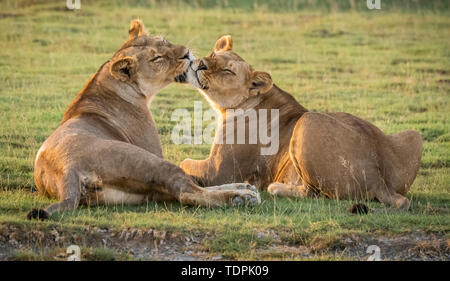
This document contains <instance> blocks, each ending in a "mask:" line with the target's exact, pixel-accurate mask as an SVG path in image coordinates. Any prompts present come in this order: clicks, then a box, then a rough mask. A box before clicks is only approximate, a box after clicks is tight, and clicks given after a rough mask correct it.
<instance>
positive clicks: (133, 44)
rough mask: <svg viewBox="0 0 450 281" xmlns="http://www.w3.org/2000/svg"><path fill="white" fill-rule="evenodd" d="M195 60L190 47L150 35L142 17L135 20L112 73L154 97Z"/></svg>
mask: <svg viewBox="0 0 450 281" xmlns="http://www.w3.org/2000/svg"><path fill="white" fill-rule="evenodd" d="M193 59H194V57H193V56H192V54H191V52H190V51H189V49H188V48H186V47H184V46H179V45H174V44H171V43H170V42H169V41H167V40H166V39H164V38H163V37H161V36H149V35H148V33H147V31H146V30H145V28H144V24H143V23H142V22H141V21H140V20H132V21H131V27H130V30H129V38H128V41H127V42H125V43H124V44H123V45H122V46H121V47H120V49H119V50H118V51H117V52H116V53H115V54H114V56H113V58H112V59H111V62H110V68H109V72H110V74H111V76H112V77H114V78H115V79H116V80H118V81H120V82H123V83H126V84H128V85H130V86H132V87H133V88H135V89H136V91H138V92H139V93H140V94H143V95H145V96H151V95H152V94H154V93H156V92H158V91H159V90H161V89H162V88H164V87H165V86H167V85H168V84H170V83H171V82H173V81H175V80H177V77H179V76H180V75H183V73H185V71H186V70H187V67H188V66H189V64H190V62H191V61H192V60H193Z"/></svg>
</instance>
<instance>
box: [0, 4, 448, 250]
mask: <svg viewBox="0 0 450 281" xmlns="http://www.w3.org/2000/svg"><path fill="white" fill-rule="evenodd" d="M228 2H229V3H228V5H225V4H218V1H206V0H204V1H194V4H191V5H188V4H186V2H185V1H172V2H171V3H170V4H164V3H159V1H131V2H130V3H128V4H126V5H125V4H123V3H122V2H121V1H89V2H87V1H82V3H81V4H82V8H81V10H78V11H67V10H65V8H64V3H65V1H32V2H31V4H30V3H29V2H26V1H9V0H5V1H1V2H0V8H1V9H0V10H1V11H2V12H1V13H0V28H1V30H2V32H1V33H0V48H1V50H2V52H1V53H0V85H1V87H0V124H1V125H0V155H1V156H0V190H1V191H0V224H5V225H6V224H18V225H23V226H25V227H29V228H34V227H38V226H39V227H42V228H44V229H45V228H48V229H50V228H53V227H58V228H60V229H69V230H73V231H83V229H84V228H87V227H90V226H98V227H108V228H114V229H122V228H128V227H136V228H154V229H163V230H167V231H172V232H177V233H181V234H186V235H188V234H192V233H212V234H214V236H213V238H211V239H208V240H207V241H206V242H204V245H203V247H204V250H205V251H206V252H208V253H209V254H210V255H216V254H221V255H223V256H224V257H227V258H232V259H261V258H263V259H278V258H293V259H297V258H299V257H297V256H295V255H294V256H292V255H291V254H290V253H286V254H279V253H278V254H276V253H273V254H271V253H270V252H268V253H265V254H264V255H261V254H260V252H259V250H260V249H266V248H268V247H270V246H271V245H275V244H283V245H293V246H299V245H306V246H308V247H312V248H317V249H319V250H320V249H327V248H333V247H336V243H338V241H339V239H341V238H342V237H345V236H346V235H351V234H355V235H361V236H364V235H366V236H367V235H381V234H383V235H403V234H406V233H410V232H413V231H417V230H421V231H424V232H427V233H439V234H444V235H447V236H446V237H447V238H448V237H449V236H448V233H449V231H450V212H449V205H450V126H449V124H450V120H449V112H450V103H449V102H450V41H449V40H448V39H446V38H450V19H449V16H448V15H449V10H448V3H447V2H446V1H427V2H426V3H425V4H423V2H422V1H417V2H420V3H421V4H417V3H416V2H411V1H404V2H405V3H409V4H405V5H403V6H402V5H400V4H398V2H396V3H397V4H395V5H394V4H392V5H391V3H392V1H387V0H384V1H382V5H383V6H382V10H379V11H369V10H367V9H365V7H360V3H357V4H355V3H354V2H365V1H287V2H286V3H288V4H286V3H285V4H283V5H281V4H277V3H278V2H276V1H267V3H262V2H261V1H259V2H258V3H259V4H258V5H252V4H250V1H239V3H238V2H236V1H228ZM306 2H309V3H310V5H309V6H307V7H308V8H307V9H305V7H306V6H305V3H306ZM351 3H353V6H352V5H351ZM413 3H416V4H413ZM352 7H353V8H352ZM136 17H139V18H141V19H142V20H143V21H144V23H145V24H146V26H147V27H148V29H149V31H150V33H151V34H163V35H164V36H166V38H167V39H168V40H170V41H171V42H174V43H178V44H184V45H187V46H189V47H190V48H192V49H193V50H194V51H195V53H196V55H197V56H203V55H205V54H207V53H208V52H209V51H210V49H211V48H212V46H213V44H214V42H215V40H216V39H217V38H219V37H220V36H221V35H224V34H231V35H232V36H233V41H234V49H235V50H236V52H237V53H238V54H240V55H241V56H242V57H243V58H245V59H246V60H247V61H248V62H249V63H251V64H252V65H253V66H254V68H255V69H259V70H265V71H268V72H270V73H271V75H272V78H273V80H274V81H275V83H276V84H277V85H278V86H280V87H281V88H282V89H284V90H286V91H288V92H290V93H292V94H293V95H294V96H295V97H296V99H297V100H298V101H299V102H300V103H302V104H303V105H304V106H305V107H306V108H308V109H310V110H316V111H345V112H349V113H352V114H354V115H357V116H360V117H362V118H364V119H366V120H368V121H370V122H372V123H374V124H375V125H376V126H378V127H379V128H380V129H382V130H383V131H384V132H385V133H387V134H391V133H395V132H398V131H401V130H405V129H415V130H418V131H420V132H421V133H422V136H423V139H424V151H423V155H422V166H421V169H420V171H419V175H418V176H417V178H416V180H415V182H414V184H413V186H412V188H411V191H410V193H409V195H408V197H409V198H410V199H412V206H411V210H410V211H409V212H397V211H395V210H392V209H390V208H387V207H385V206H383V205H381V204H379V203H370V204H369V205H370V206H371V207H372V208H374V209H376V210H377V211H376V213H373V214H369V215H367V216H363V217H360V216H351V215H349V214H348V213H347V209H348V207H349V206H350V205H351V204H352V202H349V201H331V200H326V199H315V200H313V199H277V198H272V197H271V196H270V195H268V194H267V193H263V199H264V201H263V203H262V204H261V205H259V206H257V207H254V208H245V207H244V208H237V209H234V208H219V209H208V208H195V207H186V206H181V205H179V204H177V203H167V204H160V203H159V204H157V203H153V202H149V203H148V204H143V205H139V206H122V205H119V206H100V207H82V208H79V209H78V210H76V211H73V212H64V213H61V214H56V215H54V216H53V217H52V219H51V220H50V221H48V222H29V221H26V219H25V216H26V213H27V212H28V211H29V210H30V209H31V208H32V207H45V206H46V205H48V204H49V203H51V202H54V200H51V199H48V198H45V197H43V196H41V195H39V194H38V193H36V192H35V187H34V182H33V177H32V171H33V161H34V157H35V154H36V152H37V150H38V149H39V146H40V145H41V144H42V142H43V141H44V140H45V139H46V138H47V137H48V136H49V135H50V134H51V132H52V131H53V130H54V129H55V128H56V127H57V126H58V124H59V122H60V120H61V117H62V115H63V112H64V110H65V109H66V107H67V106H68V105H69V103H70V101H71V100H72V99H73V98H74V96H75V95H76V93H77V92H78V91H79V90H80V89H81V88H82V87H83V85H84V83H85V82H86V81H87V80H88V79H89V78H90V76H91V75H92V74H93V73H94V72H95V71H96V70H97V68H98V67H99V66H100V65H101V64H102V63H103V62H104V61H106V60H107V59H109V58H110V56H111V55H112V54H113V53H114V51H115V50H117V49H118V47H119V46H120V45H121V44H122V43H123V42H124V41H125V40H126V38H127V30H128V24H129V21H130V20H131V19H133V18H136ZM197 100H198V101H201V100H202V98H201V96H200V95H199V94H198V93H197V92H196V91H195V90H193V89H191V88H189V87H188V86H185V85H177V84H173V85H170V86H169V87H167V88H166V89H164V90H163V91H161V93H159V94H158V96H157V97H156V98H155V100H154V102H153V104H152V105H151V110H152V112H153V115H154V117H155V120H156V123H157V126H158V129H159V133H160V135H161V140H162V143H163V149H164V155H165V157H166V158H167V159H168V160H170V161H172V162H174V163H179V162H180V161H182V160H183V159H185V158H187V157H189V158H195V159H203V158H205V156H206V155H208V153H209V145H207V144H205V145H174V144H173V143H172V142H171V138H170V132H171V128H172V127H173V126H174V125H175V124H174V122H171V121H170V116H171V113H172V112H173V110H175V109H176V108H187V109H189V110H192V109H193V106H194V101H197ZM207 108H208V105H207V103H206V102H203V109H207ZM264 232H270V233H271V232H274V233H275V234H276V236H277V237H278V238H277V239H278V240H277V239H275V238H274V235H268V236H265V235H262V236H261V235H260V234H261V233H264ZM92 251H93V253H94V252H95V253H97V252H98V253H97V254H94V256H96V255H97V256H99V257H103V258H104V257H106V258H111V257H114V255H113V254H112V253H111V252H109V251H104V252H102V250H98V251H97V252H96V251H94V250H92ZM34 255H36V254H32V253H31V252H30V251H29V250H25V251H24V252H19V253H17V254H16V257H18V259H42V258H43V257H45V258H47V257H48V255H47V254H46V253H39V254H37V256H34ZM317 258H318V259H341V258H343V257H340V256H333V255H332V256H328V255H327V254H324V255H319V256H318V257H317ZM344 258H345V257H344ZM92 259H95V258H92Z"/></svg>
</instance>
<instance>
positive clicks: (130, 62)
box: [29, 20, 258, 218]
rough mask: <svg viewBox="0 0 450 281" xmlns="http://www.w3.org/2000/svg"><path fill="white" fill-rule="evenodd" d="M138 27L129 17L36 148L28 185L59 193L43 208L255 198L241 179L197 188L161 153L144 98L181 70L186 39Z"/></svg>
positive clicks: (187, 56) (187, 55)
mask: <svg viewBox="0 0 450 281" xmlns="http://www.w3.org/2000/svg"><path fill="white" fill-rule="evenodd" d="M144 30H145V28H144V27H143V25H142V22H140V21H136V20H135V21H132V22H131V28H130V32H129V40H128V41H127V42H125V43H124V44H123V45H122V47H121V48H120V49H119V51H117V52H116V53H115V54H114V56H113V57H112V59H111V60H110V61H108V62H106V63H105V64H104V65H103V66H102V67H100V69H99V70H98V71H97V73H95V74H94V75H93V77H92V78H91V79H90V80H89V81H88V83H87V84H86V86H85V87H84V88H83V90H82V91H81V92H80V93H79V94H78V95H77V97H76V98H75V99H74V100H73V102H72V103H71V104H70V105H69V107H68V108H67V110H66V112H65V114H64V116H63V118H62V122H61V124H60V125H59V127H58V128H57V129H56V130H55V131H54V132H53V133H52V134H51V135H50V137H49V138H48V139H47V140H46V141H45V142H44V143H43V144H42V147H41V148H40V149H39V151H38V154H37V156H36V161H35V166H34V179H35V183H36V187H37V189H38V190H39V192H41V193H42V194H46V195H48V196H50V197H55V198H58V199H59V200H60V202H58V203H55V204H52V205H50V206H49V207H47V208H46V209H45V211H44V214H46V216H49V215H51V214H52V213H53V212H54V211H58V210H66V209H73V208H76V207H77V206H78V204H79V203H80V202H81V203H86V204H99V203H100V204H108V203H139V202H142V201H144V200H148V199H150V200H178V201H180V202H181V203H184V204H197V205H202V206H221V205H224V204H228V203H236V204H241V203H245V202H250V203H252V202H253V203H255V202H256V201H258V200H257V198H258V194H257V192H255V191H256V190H252V188H251V186H249V185H247V184H234V185H233V188H234V189H232V190H226V191H222V190H214V189H211V190H208V189H204V188H201V187H199V186H198V185H196V184H195V183H194V182H193V181H192V179H191V178H190V177H189V176H188V175H186V174H185V173H184V172H183V171H182V170H181V169H180V168H179V167H178V166H176V165H174V164H172V163H169V162H168V161H165V160H164V159H163V157H162V156H163V155H162V148H161V143H160V140H159V137H158V132H157V129H156V126H155V123H154V121H153V117H152V115H151V113H150V111H149V110H148V104H149V102H150V101H151V99H152V97H153V96H154V95H155V94H156V93H157V92H158V91H159V90H161V89H162V88H164V87H165V86H167V85H168V84H170V83H171V82H173V81H174V80H175V77H178V76H179V75H182V74H183V73H184V72H185V71H186V69H187V67H188V65H189V64H190V62H191V60H192V59H193V57H192V55H190V53H189V50H188V49H187V48H186V47H183V46H177V45H173V44H171V43H170V42H167V41H166V40H164V39H163V38H161V37H150V36H148V35H146V34H145V32H144ZM37 213H38V212H30V216H29V217H30V218H36V214H37ZM40 214H42V211H40Z"/></svg>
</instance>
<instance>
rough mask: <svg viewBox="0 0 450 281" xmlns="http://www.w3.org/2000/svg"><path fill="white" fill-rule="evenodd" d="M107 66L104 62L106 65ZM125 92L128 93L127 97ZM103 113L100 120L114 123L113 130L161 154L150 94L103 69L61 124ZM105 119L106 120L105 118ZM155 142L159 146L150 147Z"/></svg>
mask: <svg viewBox="0 0 450 281" xmlns="http://www.w3.org/2000/svg"><path fill="white" fill-rule="evenodd" d="M103 68H104V66H103ZM125 96H128V97H129V98H128V100H127V98H125ZM92 115H95V116H99V117H101V118H99V119H97V120H103V121H104V122H105V123H108V124H113V126H109V127H111V128H113V130H117V131H118V132H120V134H119V135H125V136H126V138H124V139H123V141H127V142H131V143H133V144H135V145H137V146H140V147H143V148H145V149H148V150H151V151H152V152H153V153H157V154H161V155H162V151H161V149H160V145H158V144H159V143H160V142H159V137H158V132H157V129H156V125H155V123H154V120H153V117H152V115H151V113H150V111H149V109H148V107H147V99H146V97H143V96H139V95H138V94H137V93H136V92H133V89H132V88H127V87H123V86H121V85H119V83H118V82H117V81H116V80H115V79H113V78H112V77H108V76H107V75H105V72H104V71H102V69H100V70H99V71H98V72H97V73H96V74H94V75H93V77H92V78H91V79H90V80H89V82H88V83H87V84H86V85H85V87H84V88H83V90H81V92H80V93H79V94H78V95H77V96H76V98H75V99H74V100H73V101H72V103H71V104H70V105H69V107H68V108H67V110H66V112H65V114H64V116H63V119H62V122H61V125H62V124H63V123H65V122H66V121H67V120H69V119H72V118H75V117H82V116H92ZM103 121H102V122H103ZM152 143H154V144H156V145H155V147H151V148H149V147H148V146H149V145H151V144H152Z"/></svg>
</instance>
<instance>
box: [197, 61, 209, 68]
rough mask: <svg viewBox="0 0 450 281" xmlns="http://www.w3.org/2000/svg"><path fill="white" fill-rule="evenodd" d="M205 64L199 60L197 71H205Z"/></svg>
mask: <svg viewBox="0 0 450 281" xmlns="http://www.w3.org/2000/svg"><path fill="white" fill-rule="evenodd" d="M207 69H208V68H207V67H206V64H205V63H204V62H203V61H202V60H201V61H200V62H199V64H198V66H197V70H207Z"/></svg>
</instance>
